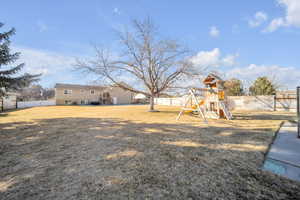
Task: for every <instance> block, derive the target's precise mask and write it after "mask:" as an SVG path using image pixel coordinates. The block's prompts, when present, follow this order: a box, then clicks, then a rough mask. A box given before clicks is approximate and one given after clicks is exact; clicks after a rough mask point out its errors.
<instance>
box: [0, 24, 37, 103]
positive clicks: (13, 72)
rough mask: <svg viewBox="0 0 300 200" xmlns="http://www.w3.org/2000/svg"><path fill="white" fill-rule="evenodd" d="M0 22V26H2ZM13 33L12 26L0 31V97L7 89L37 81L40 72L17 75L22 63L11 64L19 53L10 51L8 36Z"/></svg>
mask: <svg viewBox="0 0 300 200" xmlns="http://www.w3.org/2000/svg"><path fill="white" fill-rule="evenodd" d="M3 25H4V24H2V23H1V22H0V28H1V27H2V26H3ZM14 34H15V29H14V28H12V29H10V30H9V31H7V32H3V33H1V32H0V97H1V96H3V95H5V92H7V91H14V90H17V89H20V88H22V87H26V86H28V85H29V84H30V83H32V82H34V81H37V80H38V79H39V76H40V74H37V75H31V74H28V73H25V74H23V75H19V72H20V71H21V69H22V68H23V67H24V63H22V64H19V65H17V66H11V65H12V64H13V63H14V62H15V61H16V60H17V59H18V58H19V56H20V53H10V48H9V45H10V39H9V38H10V37H11V36H12V35H14Z"/></svg>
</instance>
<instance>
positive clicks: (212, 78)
mask: <svg viewBox="0 0 300 200" xmlns="http://www.w3.org/2000/svg"><path fill="white" fill-rule="evenodd" d="M221 82H223V80H222V79H221V78H220V77H219V76H218V75H216V74H213V73H210V74H208V75H207V77H206V78H205V79H204V80H203V83H204V84H205V85H211V84H215V83H221Z"/></svg>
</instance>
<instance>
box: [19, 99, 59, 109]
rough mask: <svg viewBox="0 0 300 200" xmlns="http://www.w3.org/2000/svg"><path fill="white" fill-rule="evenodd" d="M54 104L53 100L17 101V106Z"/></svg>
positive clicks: (27, 106)
mask: <svg viewBox="0 0 300 200" xmlns="http://www.w3.org/2000/svg"><path fill="white" fill-rule="evenodd" d="M54 105H56V103H55V100H44V101H19V102H18V108H29V107H36V106H54Z"/></svg>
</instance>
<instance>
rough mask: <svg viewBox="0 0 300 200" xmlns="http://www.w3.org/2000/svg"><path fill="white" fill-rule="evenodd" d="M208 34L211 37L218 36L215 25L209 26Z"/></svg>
mask: <svg viewBox="0 0 300 200" xmlns="http://www.w3.org/2000/svg"><path fill="white" fill-rule="evenodd" d="M209 35H210V36H211V37H219V35H220V31H219V29H218V28H217V27H215V26H212V27H210V31H209Z"/></svg>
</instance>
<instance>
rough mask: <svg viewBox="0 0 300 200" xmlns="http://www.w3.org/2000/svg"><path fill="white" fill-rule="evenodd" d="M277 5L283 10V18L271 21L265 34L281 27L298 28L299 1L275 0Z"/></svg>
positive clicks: (299, 15)
mask: <svg viewBox="0 0 300 200" xmlns="http://www.w3.org/2000/svg"><path fill="white" fill-rule="evenodd" d="M277 2H278V4H279V5H280V6H282V7H284V9H285V16H283V17H278V18H275V19H273V20H272V21H271V23H270V24H269V26H268V27H267V28H266V29H265V32H273V31H275V30H277V29H278V28H280V27H282V26H294V27H300V1H299V0H277Z"/></svg>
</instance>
